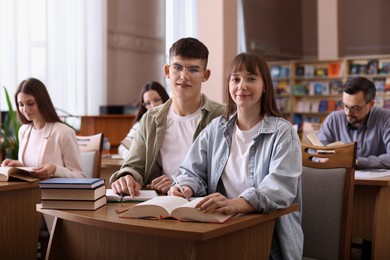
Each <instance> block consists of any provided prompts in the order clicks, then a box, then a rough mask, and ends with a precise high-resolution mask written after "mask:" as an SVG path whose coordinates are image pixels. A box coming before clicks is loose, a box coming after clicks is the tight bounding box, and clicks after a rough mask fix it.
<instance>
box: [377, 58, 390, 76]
mask: <svg viewBox="0 0 390 260" xmlns="http://www.w3.org/2000/svg"><path fill="white" fill-rule="evenodd" d="M378 69H379V73H380V74H389V73H390V60H380V61H379V68H378Z"/></svg>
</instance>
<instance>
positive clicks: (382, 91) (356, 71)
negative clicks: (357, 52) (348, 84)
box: [345, 55, 390, 109]
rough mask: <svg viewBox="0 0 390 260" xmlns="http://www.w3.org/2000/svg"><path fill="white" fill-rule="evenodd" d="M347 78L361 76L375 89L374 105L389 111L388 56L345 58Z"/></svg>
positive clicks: (389, 73) (389, 75) (389, 76)
mask: <svg viewBox="0 0 390 260" xmlns="http://www.w3.org/2000/svg"><path fill="white" fill-rule="evenodd" d="M345 60H346V64H347V68H348V70H347V71H346V72H347V76H346V77H347V78H350V77H356V76H362V77H366V78H368V79H370V80H372V81H373V82H374V84H375V87H376V99H375V103H376V106H378V107H383V108H386V109H390V55H380V56H379V55H378V56H360V57H346V58H345Z"/></svg>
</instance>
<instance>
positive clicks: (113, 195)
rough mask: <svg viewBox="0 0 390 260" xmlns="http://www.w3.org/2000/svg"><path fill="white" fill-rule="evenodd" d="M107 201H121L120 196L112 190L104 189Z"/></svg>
mask: <svg viewBox="0 0 390 260" xmlns="http://www.w3.org/2000/svg"><path fill="white" fill-rule="evenodd" d="M106 197H107V201H116V202H118V201H121V198H122V196H121V195H120V194H117V193H115V192H114V190H113V189H106Z"/></svg>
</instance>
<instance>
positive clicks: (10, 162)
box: [1, 158, 23, 167]
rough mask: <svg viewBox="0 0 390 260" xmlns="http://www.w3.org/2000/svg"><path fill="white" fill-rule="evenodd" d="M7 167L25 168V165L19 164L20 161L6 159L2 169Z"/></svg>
mask: <svg viewBox="0 0 390 260" xmlns="http://www.w3.org/2000/svg"><path fill="white" fill-rule="evenodd" d="M5 166H8V167H23V164H22V163H21V162H19V161H18V160H12V159H8V158H7V159H5V160H4V161H3V162H2V163H1V167H5Z"/></svg>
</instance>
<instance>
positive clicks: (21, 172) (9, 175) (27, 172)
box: [0, 166, 39, 182]
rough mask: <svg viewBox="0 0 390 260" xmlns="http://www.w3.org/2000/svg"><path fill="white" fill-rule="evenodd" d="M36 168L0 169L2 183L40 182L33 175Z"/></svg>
mask: <svg viewBox="0 0 390 260" xmlns="http://www.w3.org/2000/svg"><path fill="white" fill-rule="evenodd" d="M33 169H34V167H8V166H6V167H0V182H7V181H27V182H34V181H37V180H39V179H38V178H37V177H35V176H34V175H32V174H31V172H33Z"/></svg>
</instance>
